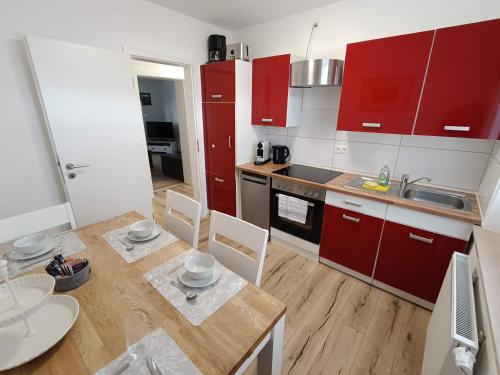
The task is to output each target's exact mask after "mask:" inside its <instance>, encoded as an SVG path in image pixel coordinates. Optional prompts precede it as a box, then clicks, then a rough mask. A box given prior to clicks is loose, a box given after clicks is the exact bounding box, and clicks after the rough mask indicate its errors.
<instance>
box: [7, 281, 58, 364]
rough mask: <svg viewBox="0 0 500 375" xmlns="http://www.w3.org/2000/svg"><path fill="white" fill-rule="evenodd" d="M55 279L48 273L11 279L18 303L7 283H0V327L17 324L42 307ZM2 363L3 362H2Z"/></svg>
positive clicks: (50, 292) (50, 293) (52, 288)
mask: <svg viewBox="0 0 500 375" xmlns="http://www.w3.org/2000/svg"><path fill="white" fill-rule="evenodd" d="M55 284H56V281H55V279H54V278H53V277H52V276H50V275H47V274H46V273H38V274H33V275H26V276H21V277H18V278H16V279H13V280H10V286H11V287H12V290H13V291H14V294H15V295H16V298H17V301H18V302H19V304H18V305H16V304H15V302H14V300H13V299H12V295H11V294H10V291H9V289H8V287H7V284H6V283H3V284H2V285H0V327H6V326H8V325H10V324H15V323H17V322H19V321H21V320H22V319H23V317H27V316H29V315H31V314H33V313H34V312H35V311H37V310H38V309H39V308H40V307H42V306H43V305H44V304H45V303H46V302H47V301H48V300H49V299H50V296H51V295H52V293H53V292H54V286H55ZM0 365H1V362H0Z"/></svg>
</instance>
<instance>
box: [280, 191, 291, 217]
mask: <svg viewBox="0 0 500 375" xmlns="http://www.w3.org/2000/svg"><path fill="white" fill-rule="evenodd" d="M289 198H290V197H289V196H288V195H283V194H278V216H279V217H283V218H285V219H288V212H289V207H290V200H289Z"/></svg>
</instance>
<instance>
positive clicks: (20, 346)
mask: <svg viewBox="0 0 500 375" xmlns="http://www.w3.org/2000/svg"><path fill="white" fill-rule="evenodd" d="M79 310H80V306H79V304H78V301H77V300H76V299H75V298H73V297H70V296H65V295H56V296H52V297H51V298H50V300H49V301H48V302H47V303H46V304H45V305H44V306H43V307H42V308H41V309H40V310H38V311H37V312H36V313H34V314H33V315H31V316H30V317H29V318H28V319H27V320H28V323H29V325H30V326H31V328H32V329H34V330H35V333H34V334H33V335H31V336H25V334H26V327H25V326H24V323H23V322H19V323H16V324H13V325H11V326H8V327H4V328H1V329H0V371H4V370H8V369H11V368H14V367H17V366H20V365H22V364H24V363H26V362H29V361H31V360H32V359H34V358H36V357H38V356H39V355H41V354H43V353H45V352H46V351H47V350H49V349H50V348H52V347H53V346H54V345H55V344H57V343H58V342H59V340H61V339H62V338H63V337H64V336H65V335H66V333H68V331H69V330H70V328H71V327H72V326H73V324H74V323H75V321H76V318H77V317H78V312H79Z"/></svg>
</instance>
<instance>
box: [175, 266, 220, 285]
mask: <svg viewBox="0 0 500 375" xmlns="http://www.w3.org/2000/svg"><path fill="white" fill-rule="evenodd" d="M221 276H222V266H221V265H220V264H219V262H216V263H215V267H214V272H212V275H211V276H210V277H207V278H206V279H199V280H198V279H193V278H192V277H189V276H188V275H187V273H186V272H182V273H181V274H179V280H180V282H181V283H183V284H184V285H186V286H189V287H190V288H203V287H204V286H209V285H212V284H213V283H215V282H216V281H217V280H219V279H220V277H221Z"/></svg>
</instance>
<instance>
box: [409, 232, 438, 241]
mask: <svg viewBox="0 0 500 375" xmlns="http://www.w3.org/2000/svg"><path fill="white" fill-rule="evenodd" d="M410 238H411V239H413V240H417V241H420V242H425V243H433V242H434V238H425V237H422V236H417V235H416V234H413V233H411V232H410Z"/></svg>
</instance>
